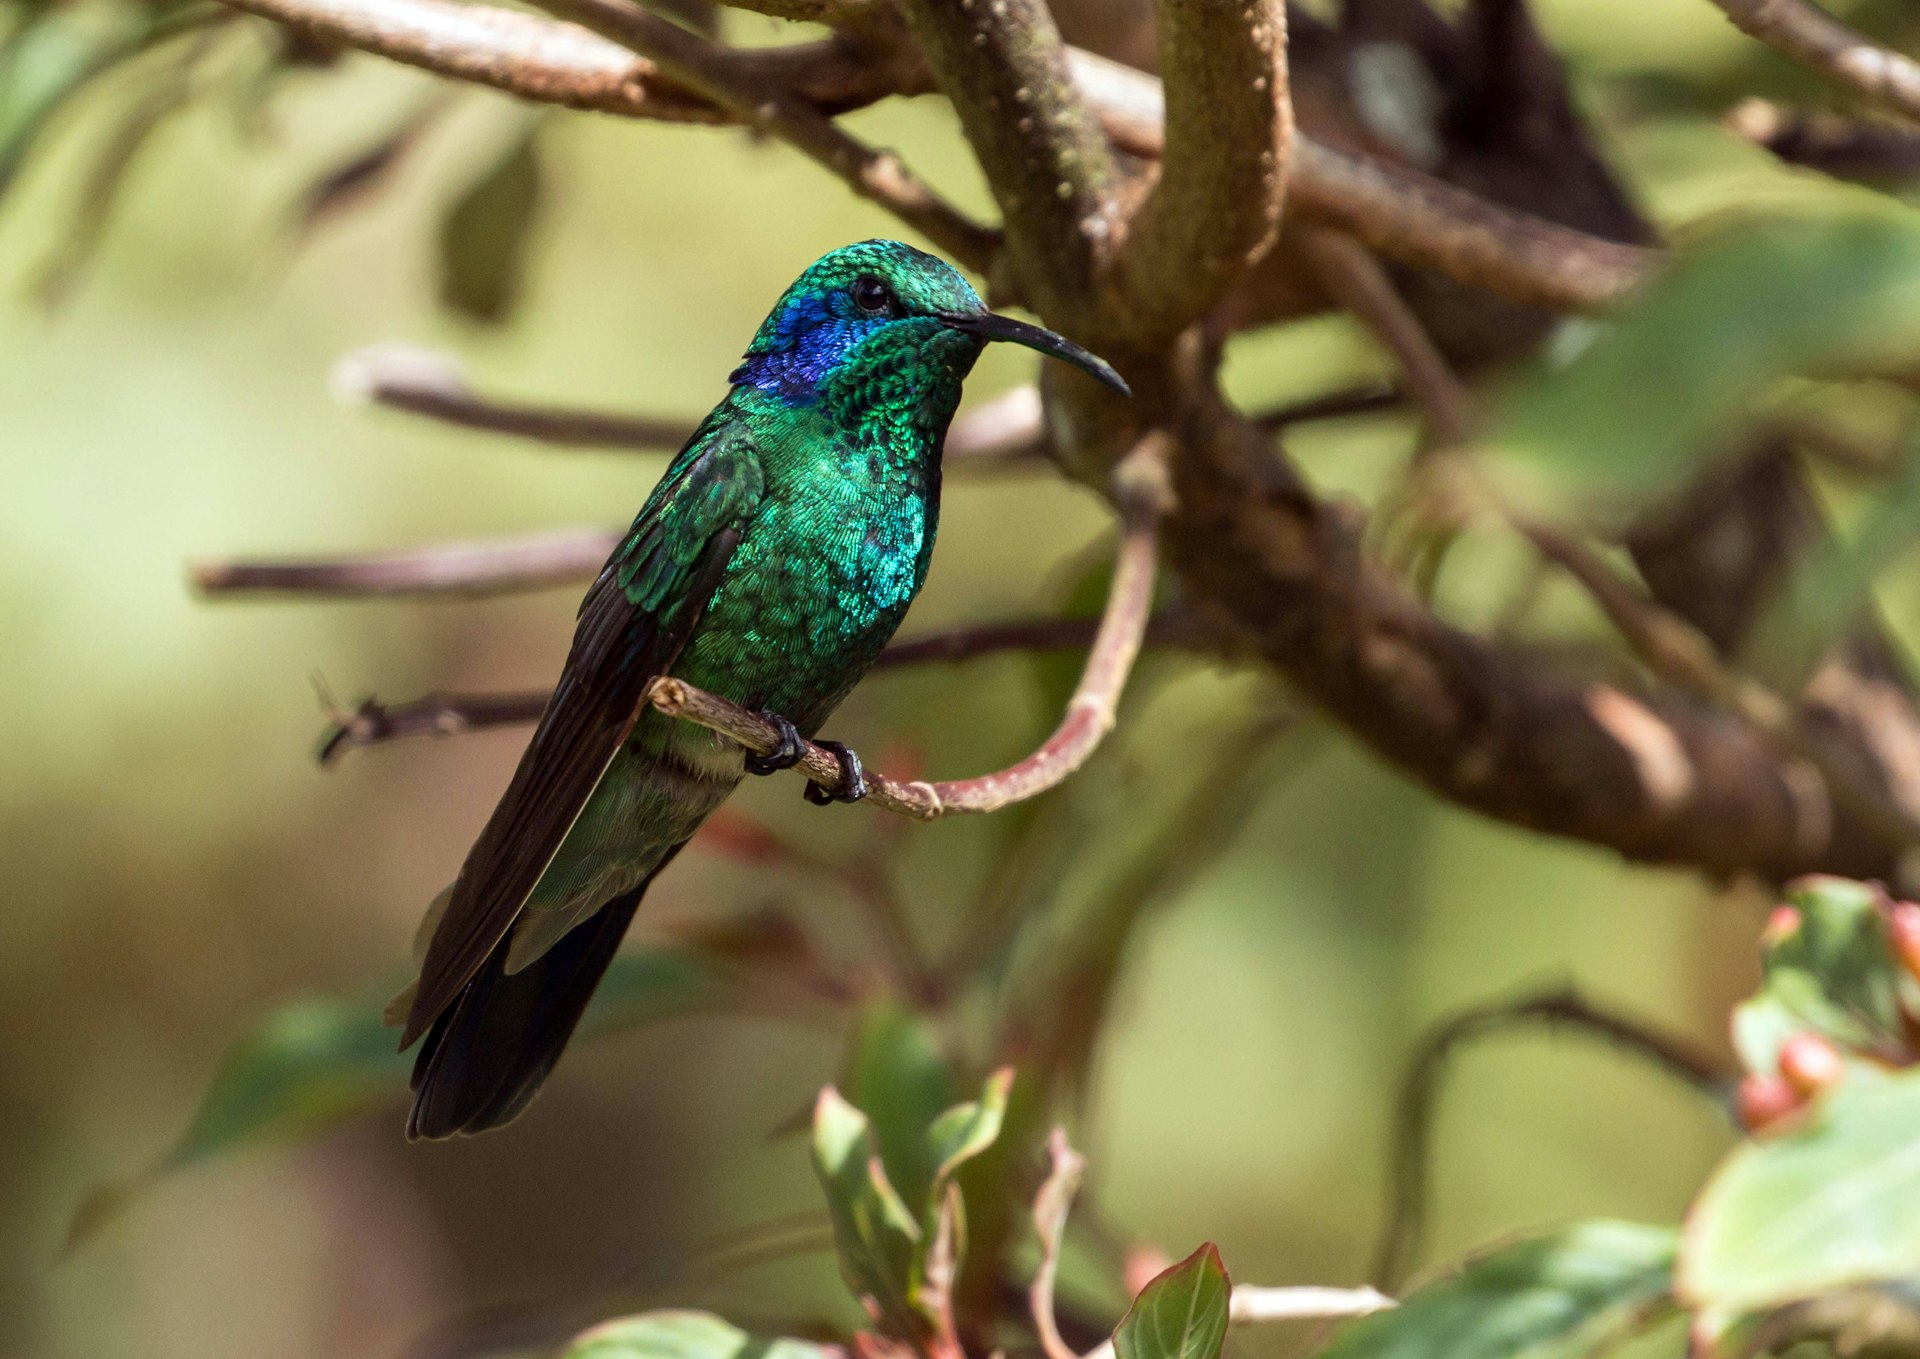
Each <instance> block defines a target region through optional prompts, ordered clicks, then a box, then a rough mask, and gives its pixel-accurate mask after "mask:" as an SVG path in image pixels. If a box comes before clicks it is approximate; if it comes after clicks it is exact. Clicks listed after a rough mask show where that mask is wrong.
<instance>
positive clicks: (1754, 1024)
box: [1733, 877, 1903, 1072]
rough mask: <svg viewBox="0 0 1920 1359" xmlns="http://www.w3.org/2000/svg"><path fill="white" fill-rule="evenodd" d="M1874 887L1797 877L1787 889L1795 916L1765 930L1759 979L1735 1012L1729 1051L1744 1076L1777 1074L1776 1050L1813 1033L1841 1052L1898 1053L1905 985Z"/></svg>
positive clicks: (1878, 893) (1777, 1056) (1900, 1039)
mask: <svg viewBox="0 0 1920 1359" xmlns="http://www.w3.org/2000/svg"><path fill="white" fill-rule="evenodd" d="M1882 901H1883V896H1882V894H1881V892H1880V890H1879V889H1878V888H1876V887H1872V886H1869V885H1867V884H1864V883H1858V882H1852V881H1850V880H1848V879H1845V878H1829V877H1812V878H1803V879H1801V880H1800V881H1798V882H1796V883H1795V884H1793V886H1792V887H1791V888H1790V889H1789V890H1788V893H1787V902H1788V904H1789V905H1791V906H1792V907H1793V908H1794V910H1795V911H1796V912H1797V913H1798V917H1799V919H1798V923H1797V924H1796V925H1795V926H1794V927H1793V928H1792V929H1790V930H1776V931H1775V932H1770V934H1769V936H1768V939H1767V942H1766V947H1765V952H1764V954H1763V957H1762V965H1763V967H1764V969H1765V980H1764V982H1763V983H1762V985H1761V988H1760V990H1759V991H1758V992H1756V993H1755V994H1754V995H1753V997H1752V998H1751V999H1749V1000H1746V1001H1744V1002H1742V1003H1741V1005H1740V1006H1739V1007H1738V1008H1737V1009H1736V1010H1735V1011H1734V1017H1733V1037H1734V1045H1735V1047H1736V1048H1738V1049H1739V1052H1740V1059H1741V1061H1743V1062H1744V1063H1745V1064H1746V1065H1747V1067H1748V1069H1749V1070H1752V1071H1759V1072H1771V1071H1774V1070H1776V1069H1777V1067H1778V1063H1779V1055H1780V1045H1781V1044H1782V1043H1784V1042H1785V1041H1786V1040H1787V1039H1788V1038H1790V1037H1792V1036H1793V1035H1794V1034H1796V1033H1804V1032H1807V1031H1809V1030H1810V1031H1812V1032H1815V1033H1818V1034H1820V1035H1821V1036H1823V1037H1825V1038H1828V1039H1831V1040H1832V1041H1833V1042H1834V1043H1835V1044H1836V1045H1837V1046H1838V1047H1839V1048H1840V1049H1841V1051H1842V1052H1843V1053H1859V1052H1875V1051H1881V1052H1893V1053H1897V1052H1899V1051H1901V1050H1902V1048H1903V1029H1902V1025H1901V1019H1900V994H1901V989H1902V986H1903V982H1902V979H1901V978H1902V974H1901V969H1900V965H1899V963H1898V961H1897V960H1896V959H1895V957H1894V956H1893V950H1892V946H1891V943H1890V941H1889V939H1888V936H1887V927H1886V920H1885V917H1884V916H1883V915H1882V913H1881V905H1882Z"/></svg>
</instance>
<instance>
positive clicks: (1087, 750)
mask: <svg viewBox="0 0 1920 1359" xmlns="http://www.w3.org/2000/svg"><path fill="white" fill-rule="evenodd" d="M1171 443H1172V441H1171V440H1170V439H1169V438H1168V437H1167V436H1166V435H1165V434H1162V433H1159V432H1155V433H1152V434H1149V435H1148V436H1147V437H1146V438H1145V439H1143V440H1141V442H1140V443H1139V445H1137V446H1136V447H1135V449H1134V451H1133V452H1132V453H1130V454H1129V455H1128V456H1127V458H1126V459H1125V460H1124V461H1123V462H1122V463H1121V464H1120V466H1119V467H1118V468H1116V469H1115V472H1114V479H1115V482H1116V493H1115V494H1116V499H1117V500H1118V502H1119V505H1120V510H1121V519H1122V523H1121V534H1120V548H1119V553H1118V556H1117V558H1116V560H1115V563H1114V571H1113V584H1112V586H1111V587H1110V588H1109V590H1108V593H1107V606H1106V610H1105V612H1104V613H1103V614H1102V615H1101V618H1100V628H1099V631H1098V632H1097V633H1096V634H1095V636H1094V640H1093V649H1092V651H1091V652H1089V653H1088V655H1087V663H1086V667H1085V668H1084V669H1083V670H1082V671H1081V674H1080V683H1079V684H1078V686H1076V687H1075V689H1074V692H1073V697H1072V698H1071V699H1069V700H1068V702H1067V711H1066V716H1065V717H1064V718H1062V719H1061V722H1060V725H1059V726H1058V727H1057V728H1055V730H1054V733H1053V735H1052V736H1050V737H1048V738H1047V740H1046V741H1045V742H1043V743H1042V744H1041V746H1040V748H1039V749H1037V750H1035V751H1034V752H1033V754H1031V755H1029V756H1027V758H1026V759H1024V760H1021V761H1020V762H1019V763H1018V764H1014V765H1010V766H1008V767H1007V768H1005V769H1002V770H999V771H997V772H995V773H992V774H982V775H980V776H978V777H977V778H971V779H957V780H954V781H951V782H943V783H927V782H924V781H920V780H916V781H914V782H911V783H903V782H900V781H898V780H895V779H890V778H888V777H886V776H885V775H883V774H876V773H872V772H869V773H868V774H867V792H868V796H867V799H866V800H867V801H868V802H871V803H873V804H874V805H875V806H877V807H880V808H882V809H883V810H886V811H890V812H896V813H899V814H900V815H902V816H911V817H916V818H918V819H920V820H923V821H931V820H933V819H934V818H936V817H940V816H951V815H955V814H957V813H961V812H991V811H997V810H999V809H1000V808H1002V807H1006V806H1011V805H1012V804H1013V803H1016V802H1024V801H1025V800H1027V799H1028V798H1032V797H1038V796H1039V795H1040V794H1041V793H1044V792H1046V791H1048V790H1049V789H1051V788H1053V787H1055V786H1057V785H1058V784H1059V783H1060V782H1061V781H1062V780H1063V779H1065V778H1066V777H1067V776H1068V775H1069V774H1071V773H1073V771H1074V770H1076V769H1078V768H1079V767H1080V766H1081V765H1083V764H1085V763H1086V761H1087V759H1088V757H1089V756H1091V755H1092V754H1093V752H1094V750H1095V749H1096V748H1097V747H1098V746H1099V744H1100V741H1101V739H1102V738H1103V737H1105V735H1106V734H1107V732H1108V731H1109V730H1110V729H1111V728H1112V726H1113V722H1114V714H1115V710H1116V708H1117V707H1118V705H1119V701H1120V693H1121V690H1122V689H1123V688H1124V687H1125V686H1126V682H1127V676H1128V675H1129V674H1130V673H1131V672H1132V670H1133V662H1134V659H1135V658H1136V657H1137V656H1138V655H1139V654H1140V647H1141V644H1142V642H1143V641H1144V640H1145V638H1146V630H1147V618H1148V616H1149V612H1150V611H1151V609H1152V607H1153V581H1154V574H1155V569H1156V567H1157V564H1158V562H1159V524H1160V519H1161V517H1162V516H1163V515H1164V514H1165V513H1166V510H1167V507H1168V502H1167V489H1166V469H1165V460H1166V458H1167V455H1168V453H1169V451H1170V448H1171ZM650 701H651V702H652V704H653V706H654V707H655V708H657V709H659V710H660V711H661V712H663V713H665V714H666V715H667V716H669V717H679V718H683V719H685V720H686V721H689V722H696V723H698V724H699V725H701V726H703V727H708V728H711V729H712V730H714V731H717V732H719V733H720V734H721V735H723V736H728V737H731V738H732V739H733V740H735V741H738V742H739V743H740V744H741V745H743V746H745V747H746V748H747V749H748V750H751V751H753V752H754V753H755V754H757V755H766V754H771V753H772V752H773V751H774V750H775V749H777V748H778V747H779V744H780V733H779V731H778V729H777V728H775V727H774V725H773V724H772V723H771V722H769V721H768V720H767V719H766V718H764V717H761V716H760V715H759V714H758V713H753V712H749V711H748V710H747V709H745V708H742V707H740V706H739V705H738V704H735V703H731V702H729V701H727V700H726V699H723V698H720V697H717V696H716V695H713V694H709V693H707V692H706V691H705V690H702V689H696V688H694V687H693V686H692V685H690V684H687V683H684V682H683V681H681V680H677V679H673V678H665V679H661V680H657V681H655V683H654V686H653V689H652V692H651V694H650ZM801 744H802V747H803V749H802V754H801V758H800V762H799V763H798V764H796V765H795V766H794V768H796V769H798V770H800V771H801V772H802V773H804V774H805V775H806V776H807V778H809V779H811V780H812V781H813V782H814V783H817V784H819V785H820V786H821V787H823V788H825V789H827V790H828V791H829V792H833V791H837V790H838V789H839V788H840V786H841V776H840V763H839V761H838V760H836V759H835V758H834V757H833V756H832V755H831V754H830V753H828V752H827V751H826V750H823V749H822V748H821V747H819V746H817V745H815V744H814V743H813V742H811V741H803V742H802V743H801Z"/></svg>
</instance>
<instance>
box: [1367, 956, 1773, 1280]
mask: <svg viewBox="0 0 1920 1359" xmlns="http://www.w3.org/2000/svg"><path fill="white" fill-rule="evenodd" d="M1536 1023H1538V1024H1544V1025H1546V1026H1547V1027H1548V1028H1549V1029H1552V1028H1556V1027H1565V1028H1569V1029H1572V1030H1574V1031H1575V1032H1579V1033H1589V1034H1592V1035H1594V1036H1595V1037H1598V1038H1601V1039H1603V1040H1605V1041H1607V1042H1609V1043H1611V1044H1613V1045H1614V1046H1616V1047H1619V1048H1621V1049H1623V1050H1624V1051H1626V1052H1628V1053H1631V1054H1633V1055H1635V1056H1638V1057H1641V1058H1644V1059H1646V1060H1647V1061H1649V1062H1651V1063H1652V1064H1653V1065H1654V1066H1656V1067H1659V1068H1660V1069H1661V1070H1663V1071H1665V1072H1667V1073H1668V1074H1669V1075H1672V1076H1674V1077H1676V1078H1677V1079H1679V1080H1682V1081H1685V1082H1686V1083H1687V1084H1689V1085H1691V1086H1694V1087H1695V1088H1696V1089H1698V1090H1700V1091H1701V1092H1702V1093H1704V1094H1707V1095H1710V1096H1713V1097H1715V1098H1722V1099H1724V1098H1726V1097H1728V1096H1730V1095H1731V1093H1732V1091H1733V1086H1734V1082H1735V1081H1736V1080H1738V1079H1739V1073H1738V1072H1737V1071H1736V1070H1734V1069H1733V1067H1732V1066H1730V1065H1729V1064H1728V1063H1726V1062H1724V1061H1722V1060H1721V1059H1720V1058H1718V1057H1716V1056H1714V1055H1712V1054H1710V1053H1707V1052H1705V1051H1703V1050H1701V1049H1700V1048H1698V1047H1697V1046H1695V1044H1694V1043H1693V1042H1692V1041H1691V1040H1688V1039H1684V1038H1680V1037H1677V1036H1675V1035H1672V1034H1667V1033H1662V1032H1660V1031H1659V1030H1657V1029H1654V1028H1651V1027H1649V1026H1647V1025H1645V1024H1642V1023H1641V1022H1640V1021H1638V1020H1636V1019H1631V1018H1628V1017H1627V1016H1625V1015H1622V1014H1619V1013H1617V1012H1615V1011H1612V1010H1607V1009H1602V1008H1601V1007H1599V1006H1596V1005H1592V1004H1590V1003H1588V1002H1587V1001H1586V1000H1584V999H1582V998H1581V997H1580V996H1579V995H1577V994H1575V993H1574V992H1571V991H1556V992H1550V993H1548V994H1546V995H1541V996H1530V997H1527V998H1525V999H1522V1000H1518V1001H1509V1002H1504V1003H1502V1004H1498V1005H1487V1006H1482V1007H1480V1008H1477V1009H1473V1010H1468V1011H1466V1012H1465V1013H1464V1014H1460V1015H1456V1016H1454V1017H1453V1018H1452V1019H1450V1020H1448V1021H1446V1022H1445V1023H1444V1024H1442V1025H1440V1026H1439V1027H1438V1028H1436V1029H1434V1030H1432V1031H1431V1032H1430V1033H1429V1034H1428V1035H1427V1037H1426V1038H1425V1040H1423V1041H1422V1042H1421V1044H1420V1048H1419V1050H1418V1052H1417V1053H1416V1054H1415V1055H1414V1059H1413V1063H1412V1065H1411V1066H1409V1067H1408V1069H1407V1076H1406V1080H1405V1082H1404V1083H1403V1084H1402V1086H1401V1088H1400V1098H1399V1101H1398V1104H1397V1105H1396V1113H1395V1118H1394V1130H1393V1150H1392V1153H1391V1155H1392V1167H1393V1173H1392V1181H1393V1189H1392V1195H1393V1197H1392V1199H1391V1201H1390V1204H1389V1208H1388V1215H1387V1223H1386V1226H1385V1228H1384V1230H1383V1231H1382V1234H1381V1239H1380V1246H1379V1249H1378V1253H1377V1254H1376V1256H1375V1262H1374V1267H1373V1278H1374V1281H1375V1282H1376V1283H1378V1284H1381V1285H1382V1286H1384V1287H1387V1288H1393V1287H1395V1286H1396V1285H1397V1284H1398V1283H1399V1282H1400V1280H1401V1279H1402V1278H1404V1277H1405V1275H1406V1272H1407V1269H1408V1267H1409V1266H1410V1265H1411V1263H1412V1260H1413V1255H1414V1252H1415V1250H1417V1249H1418V1247H1419V1241H1420V1231H1421V1227H1422V1225H1423V1222H1424V1218H1425V1215H1426V1205H1427V1174H1428V1171H1429V1169H1430V1164H1429V1163H1430V1161H1431V1146H1432V1142H1433V1122H1434V1113H1435V1108H1436V1106H1437V1104H1438V1102H1439V1098H1440V1090H1441V1085H1442V1083H1443V1081H1444V1080H1445V1077H1446V1074H1447V1068H1448V1063H1449V1062H1450V1061H1451V1059H1452V1057H1453V1055H1454V1053H1455V1052H1456V1051H1457V1050H1458V1049H1459V1048H1460V1047H1462V1046H1463V1045H1464V1044H1466V1043H1469V1042H1472V1041H1474V1040H1476V1039H1479V1038H1482V1037H1484V1036H1486V1035H1487V1034H1490V1033H1495V1032H1498V1031H1499V1030H1501V1029H1505V1028H1510V1027H1514V1026H1517V1025H1530V1024H1536Z"/></svg>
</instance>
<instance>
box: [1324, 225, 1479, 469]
mask: <svg viewBox="0 0 1920 1359" xmlns="http://www.w3.org/2000/svg"><path fill="white" fill-rule="evenodd" d="M1300 249H1301V251H1302V253H1303V254H1304V255H1305V256H1306V259H1307V262H1308V263H1309V265H1311V266H1312V267H1313V269H1314V273H1315V275H1316V277H1318V279H1319V280H1320V283H1321V285H1322V286H1323V287H1325V288H1326V290H1327V292H1328V293H1329V294H1331V295H1332V297H1333V299H1334V301H1336V302H1338V303H1339V304H1340V305H1341V306H1343V307H1345V308H1346V309H1347V310H1348V311H1349V312H1351V313H1353V315H1354V316H1355V317H1356V318H1357V319H1358V320H1359V321H1360V323H1361V324H1362V325H1363V326H1365V327H1366V328H1367V330H1369V331H1370V332H1371V333H1372V334H1373V336H1374V338H1375V339H1377V340H1378V341H1380V343H1381V344H1382V345H1383V346H1384V347H1385V348H1386V350H1387V352H1388V353H1390V354H1392V355H1393V356H1394V358H1395V359H1397V360H1398V361H1399V363H1400V371H1401V374H1402V376H1403V377H1404V378H1405V381H1406V385H1407V391H1408V393H1409V394H1410V395H1411V396H1412V397H1413V399H1414V401H1415V403H1416V404H1417V405H1418V406H1419V407H1420V408H1421V409H1422V410H1424V411H1425V412H1426V415H1427V420H1428V422H1429V424H1430V426H1431V428H1432V433H1433V436H1434V438H1435V440H1437V441H1438V442H1439V443H1441V444H1457V443H1459V442H1460V441H1461V440H1463V439H1465V438H1466V437H1467V434H1468V432H1469V430H1470V429H1471V428H1472V425H1473V396H1472V393H1471V392H1469V391H1468V390H1467V389H1466V388H1465V386H1463V385H1462V384H1461V382H1460V380H1459V379H1458V378H1457V377H1456V376H1455V375H1454V372H1453V369H1452V368H1451V367H1450V366H1449V365H1448V363H1447V360H1446V356H1445V355H1444V354H1442V353H1441V352H1440V348H1439V346H1438V345H1436V344H1435V343H1434V342H1433V338H1432V337H1431V336H1430V335H1428V334H1427V328H1426V327H1425V326H1423V325H1421V324H1420V318H1419V317H1418V316H1416V315H1415V314H1414V313H1413V310H1412V309H1411V308H1410V307H1408V306H1407V304H1406V302H1405V300H1404V299H1403V298H1402V297H1401V296H1400V293H1399V290H1398V289H1396V288H1395V287H1394V286H1393V280H1392V279H1391V278H1389V277H1388V276H1387V271H1386V270H1385V269H1384V268H1382V267H1381V265H1380V261H1379V260H1377V259H1375V258H1374V256H1373V254H1372V253H1371V252H1370V251H1369V250H1368V249H1367V248H1366V247H1365V246H1363V245H1361V244H1360V243H1359V242H1358V241H1356V240H1354V239H1353V237H1351V236H1348V235H1346V234H1344V233H1342V232H1339V231H1334V230H1332V229H1330V228H1327V227H1320V226H1314V225H1311V224H1309V225H1306V226H1304V227H1302V229H1301V231H1300Z"/></svg>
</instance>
